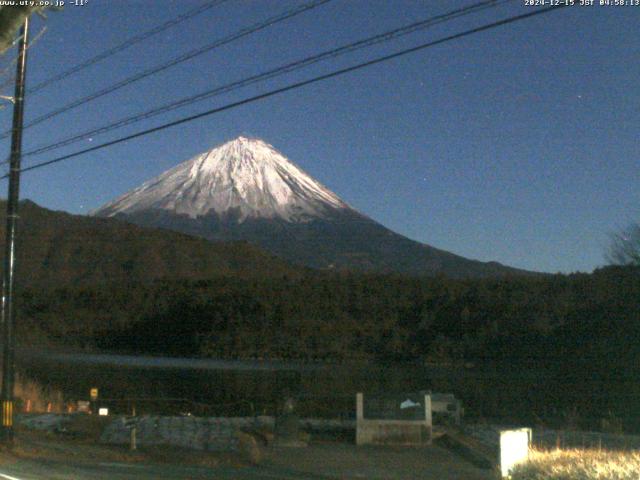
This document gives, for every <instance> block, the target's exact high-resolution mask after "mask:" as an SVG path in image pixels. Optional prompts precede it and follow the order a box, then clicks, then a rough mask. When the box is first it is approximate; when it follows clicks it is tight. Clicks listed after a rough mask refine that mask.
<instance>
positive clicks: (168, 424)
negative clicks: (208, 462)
mask: <svg viewBox="0 0 640 480" xmlns="http://www.w3.org/2000/svg"><path fill="white" fill-rule="evenodd" d="M265 427H266V428H273V417H255V418H254V417H236V418H218V417H212V418H206V417H159V416H143V417H137V419H136V442H137V444H138V445H141V446H145V445H171V446H176V447H182V448H190V449H195V450H205V451H210V452H225V451H236V450H237V449H238V437H237V432H238V431H239V430H242V429H252V428H265ZM100 440H101V441H102V442H104V443H110V444H129V443H130V441H131V427H130V426H128V425H127V419H126V418H125V417H120V418H117V419H115V420H114V421H113V422H111V424H110V425H109V426H107V428H106V429H105V430H104V432H103V433H102V437H101V439H100Z"/></svg>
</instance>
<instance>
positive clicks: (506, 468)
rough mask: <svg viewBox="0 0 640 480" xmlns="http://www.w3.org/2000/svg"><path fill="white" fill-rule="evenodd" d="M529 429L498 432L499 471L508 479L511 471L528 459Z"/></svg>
mask: <svg viewBox="0 0 640 480" xmlns="http://www.w3.org/2000/svg"><path fill="white" fill-rule="evenodd" d="M530 443H531V429H530V428H521V429H519V430H502V431H501V432H500V470H501V472H502V477H503V478H504V477H508V476H509V473H510V472H511V469H512V468H513V467H515V466H516V465H517V464H519V463H522V462H525V461H526V460H527V459H528V458H529V444H530Z"/></svg>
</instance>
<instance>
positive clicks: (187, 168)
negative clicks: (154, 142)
mask: <svg viewBox="0 0 640 480" xmlns="http://www.w3.org/2000/svg"><path fill="white" fill-rule="evenodd" d="M156 209H159V210H164V211H169V212H172V213H174V214H178V215H186V216H188V217H190V218H192V219H195V218H198V217H201V216H205V215H210V214H213V213H215V214H217V215H218V216H220V217H225V216H229V215H233V217H234V218H235V219H237V221H238V222H239V223H241V222H244V221H245V220H246V219H248V218H266V219H275V218H279V219H282V220H285V221H287V222H296V223H297V222H306V221H308V220H310V219H313V218H318V217H319V218H323V217H325V216H327V215H328V214H330V213H331V212H332V211H335V210H336V209H350V208H349V206H348V205H347V204H346V203H345V202H343V201H342V200H340V198H338V196H337V195H336V194H335V193H333V192H332V191H330V190H329V189H327V188H326V187H324V186H323V185H321V184H320V183H319V182H317V181H316V180H314V179H313V178H311V177H310V176H309V175H307V174H306V173H305V172H304V171H302V170H301V169H300V168H299V167H297V166H296V165H295V164H293V163H292V162H291V161H289V160H288V159H287V158H286V157H284V156H283V155H282V154H281V153H280V152H278V151H277V150H276V149H275V148H273V146H271V145H269V144H268V143H266V142H264V141H262V140H260V139H256V138H247V137H242V136H241V137H238V138H236V139H235V140H231V141H229V142H226V143H224V144H223V145H220V146H218V147H215V148H213V149H212V150H209V151H207V152H204V153H202V154H200V155H197V156H195V157H194V158H192V159H190V160H187V161H186V162H183V163H181V164H179V165H177V166H176V167H174V168H172V169H171V170H168V171H166V172H165V173H163V174H161V175H159V176H158V177H156V178H153V179H151V180H149V181H147V182H145V183H144V184H142V185H141V186H140V187H138V188H136V189H134V190H132V191H130V192H128V193H125V194H124V195H122V196H121V197H119V198H117V199H115V200H114V201H112V202H110V203H108V204H106V205H104V206H103V207H101V208H100V209H98V210H96V211H95V212H93V215H99V216H115V215H117V214H119V213H122V214H133V213H136V212H140V211H148V210H156Z"/></svg>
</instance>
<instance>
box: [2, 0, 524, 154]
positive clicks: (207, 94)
mask: <svg viewBox="0 0 640 480" xmlns="http://www.w3.org/2000/svg"><path fill="white" fill-rule="evenodd" d="M512 1H514V0H485V1H482V2H479V3H475V4H473V5H470V6H467V7H464V8H460V9H457V10H453V11H450V12H447V13H444V14H440V15H437V16H434V17H429V18H428V19H425V20H421V21H419V22H414V23H412V24H410V25H407V26H404V27H400V28H396V29H394V30H390V31H387V32H384V33H381V34H378V35H374V36H371V37H368V38H365V39H362V40H359V41H357V42H352V43H349V44H347V45H343V46H341V47H338V48H334V49H332V50H328V51H325V52H322V53H320V54H317V55H313V56H311V57H307V58H304V59H302V60H297V61H295V62H292V63H288V64H285V65H282V66H280V67H277V68H274V69H271V70H268V71H266V72H262V73H260V74H257V75H253V76H251V77H249V78H245V79H242V80H238V81H235V82H232V83H228V84H226V85H223V86H220V87H216V88H214V89H212V90H206V91H204V92H200V93H198V94H196V95H191V96H189V97H185V98H182V99H180V100H177V101H173V102H170V103H167V104H164V105H162V106H159V107H156V108H154V109H151V110H147V111H145V112H142V113H138V114H136V115H132V116H129V117H125V118H121V119H120V120H117V121H115V122H113V123H111V124H109V125H106V126H102V127H98V128H94V129H91V130H88V131H85V132H82V133H79V134H76V135H73V136H70V137H67V138H64V139H62V140H59V141H58V142H55V143H53V144H49V145H45V146H41V147H38V148H36V149H34V150H31V151H28V152H25V153H24V156H25V157H28V156H34V155H40V154H42V153H45V152H48V151H51V150H55V149H58V148H61V147H65V146H68V145H71V144H74V143H77V142H79V141H81V140H84V139H87V138H91V137H93V136H95V135H99V134H103V133H107V132H110V131H112V130H115V129H118V128H121V127H124V126H126V125H131V124H134V123H137V122H140V121H142V120H147V119H149V118H152V117H154V116H157V115H160V114H162V113H166V112H169V111H171V110H175V109H177V108H182V107H185V106H187V105H191V104H193V103H196V102H199V101H202V100H206V99H208V98H211V97H214V96H217V95H221V94H223V93H228V92H231V91H234V90H237V89H239V88H243V87H246V86H248V85H251V84H254V83H257V82H261V81H264V80H268V79H271V78H274V77H277V76H280V75H283V74H285V73H290V72H293V71H296V70H299V69H301V68H305V67H308V66H309V65H312V64H315V63H318V62H320V61H322V60H326V59H328V58H335V57H338V56H340V55H343V54H346V53H351V52H353V51H356V50H359V49H362V48H366V47H370V46H372V45H376V44H379V43H382V42H387V41H390V40H393V39H395V38H399V37H401V36H403V35H407V34H410V33H414V32H416V31H419V30H423V29H425V28H428V27H431V26H434V25H437V24H440V23H444V22H447V21H451V20H453V19H455V18H459V17H462V16H465V15H469V14H472V13H476V12H479V11H482V10H485V9H488V8H495V7H496V6H498V5H500V4H504V3H509V2H512ZM0 164H1V163H0Z"/></svg>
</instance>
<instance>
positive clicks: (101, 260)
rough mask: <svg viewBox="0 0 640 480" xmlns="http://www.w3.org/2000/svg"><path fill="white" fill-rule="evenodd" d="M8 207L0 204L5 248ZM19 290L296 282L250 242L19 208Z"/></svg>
mask: <svg viewBox="0 0 640 480" xmlns="http://www.w3.org/2000/svg"><path fill="white" fill-rule="evenodd" d="M5 211H6V208H5V202H0V248H4V247H3V244H4V235H5V234H4V229H5V216H4V215H5ZM18 228H19V230H18V244H17V250H16V252H17V276H16V281H17V283H18V284H19V285H20V286H22V287H24V288H29V287H35V286H37V287H54V286H60V285H89V284H99V283H105V282H113V283H122V282H124V283H129V282H147V281H152V280H154V279H159V278H173V279H204V278H213V277H216V276H229V275H231V276H239V277H260V278H271V277H277V276H282V275H289V276H291V275H297V274H299V273H300V271H301V269H300V268H298V267H297V268H295V269H294V268H293V267H291V266H290V265H289V264H287V263H286V262H284V261H283V260H280V259H279V258H276V257H274V256H273V255H270V254H267V253H265V252H263V251H262V250H260V249H258V248H256V247H254V246H252V245H250V244H248V243H246V242H226V243H222V242H209V241H206V240H204V239H201V238H193V237H189V236H188V235H183V234H180V233H175V232H168V231H165V230H157V229H153V228H142V227H138V226H135V225H131V224H129V223H125V222H121V221H118V220H114V219H103V218H93V217H85V216H80V215H70V214H68V213H64V212H54V211H51V210H47V209H44V208H41V207H39V206H37V205H36V204H34V203H32V202H29V201H25V202H22V203H21V206H20V223H19V226H18Z"/></svg>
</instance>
